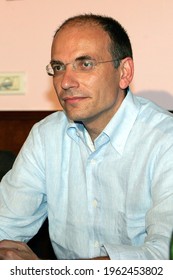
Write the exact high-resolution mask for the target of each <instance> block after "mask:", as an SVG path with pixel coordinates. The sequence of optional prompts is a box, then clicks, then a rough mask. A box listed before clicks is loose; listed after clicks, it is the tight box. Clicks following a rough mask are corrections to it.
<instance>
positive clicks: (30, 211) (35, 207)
mask: <svg viewBox="0 0 173 280" xmlns="http://www.w3.org/2000/svg"><path fill="white" fill-rule="evenodd" d="M42 145H43V144H42V141H41V139H40V136H39V133H38V128H37V125H35V126H34V128H33V129H32V130H31V132H30V134H29V136H28V138H27V140H26V142H25V143H24V145H23V147H22V149H21V151H20V152H19V155H18V156H17V158H16V161H15V163H14V166H13V168H12V170H10V171H9V172H8V173H7V174H6V175H5V176H4V177H3V179H2V181H1V184H0V239H1V240H2V239H13V240H20V241H24V242H27V241H28V240H29V239H30V238H31V237H32V236H34V235H35V234H36V233H37V231H38V230H39V228H40V227H41V224H42V223H43V222H44V220H45V219H46V215H47V214H46V207H47V206H46V205H47V204H46V199H47V198H46V193H45V175H44V173H45V172H44V160H43V157H44V155H43V146H42Z"/></svg>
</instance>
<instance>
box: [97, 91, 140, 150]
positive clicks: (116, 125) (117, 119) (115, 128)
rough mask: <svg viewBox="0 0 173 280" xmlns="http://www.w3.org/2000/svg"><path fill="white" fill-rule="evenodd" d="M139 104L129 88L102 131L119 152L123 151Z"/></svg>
mask: <svg viewBox="0 0 173 280" xmlns="http://www.w3.org/2000/svg"><path fill="white" fill-rule="evenodd" d="M140 106H141V105H140V103H139V101H138V99H137V98H136V97H135V96H134V95H133V94H132V93H131V91H130V90H129V91H128V93H127V95H126V97H125V99H124V100H123V102H122V104H121V106H120V108H119V109H118V111H117V112H116V114H115V115H114V117H113V118H112V119H111V121H110V122H109V123H108V125H107V126H106V127H105V129H104V130H103V132H102V133H105V134H106V135H108V136H109V138H110V141H111V143H112V145H113V147H114V148H115V149H116V150H117V152H118V153H120V154H122V153H123V150H124V147H125V144H126V141H127V138H128V136H129V133H130V131H131V129H132V127H133V124H134V122H135V120H136V118H137V115H138V113H139V110H140Z"/></svg>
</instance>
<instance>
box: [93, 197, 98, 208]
mask: <svg viewBox="0 0 173 280" xmlns="http://www.w3.org/2000/svg"><path fill="white" fill-rule="evenodd" d="M97 204H98V202H97V200H96V199H94V200H93V207H94V208H96V207H97Z"/></svg>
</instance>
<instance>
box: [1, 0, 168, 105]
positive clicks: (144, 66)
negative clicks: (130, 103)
mask: <svg viewBox="0 0 173 280" xmlns="http://www.w3.org/2000/svg"><path fill="white" fill-rule="evenodd" d="M86 12H93V13H101V14H105V15H109V16H112V17H114V18H116V19H117V20H119V21H120V22H121V23H122V25H123V26H124V27H125V28H126V30H127V31H128V34H129V36H130V38H131V42H132V46H133V52H134V61H135V77H134V81H133V83H132V85H131V88H132V90H133V91H134V93H135V94H139V95H143V96H146V97H148V98H150V99H152V100H154V101H156V102H157V103H158V104H160V105H162V106H163V107H165V108H166V109H173V78H172V76H173V75H172V74H173V72H172V65H173V53H172V50H173V1H172V0H145V1H139V0H125V1H121V0H87V1H82V0H63V1H62V0H61V1H60V0H13V1H12V0H11V1H9V0H0V72H6V71H7V72H8V71H10V72H25V73H26V92H25V94H24V95H13V96H11V95H10V96H4V95H0V110H54V109H57V108H59V105H58V102H57V98H56V95H55V93H54V90H53V88H52V85H51V78H50V77H48V76H47V74H46V71H45V65H46V64H47V63H48V62H49V60H50V46H51V42H52V36H53V34H54V31H55V30H56V28H57V27H58V26H59V25H60V24H61V23H62V21H63V20H64V19H66V18H67V17H69V16H73V15H76V14H78V13H86Z"/></svg>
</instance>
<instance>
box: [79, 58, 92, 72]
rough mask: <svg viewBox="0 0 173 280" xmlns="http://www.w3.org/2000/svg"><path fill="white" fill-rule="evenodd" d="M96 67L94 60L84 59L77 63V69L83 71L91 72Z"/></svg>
mask: <svg viewBox="0 0 173 280" xmlns="http://www.w3.org/2000/svg"><path fill="white" fill-rule="evenodd" d="M94 66H95V63H94V60H93V59H82V60H78V61H77V68H78V70H81V71H90V70H92V69H93V68H94Z"/></svg>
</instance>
